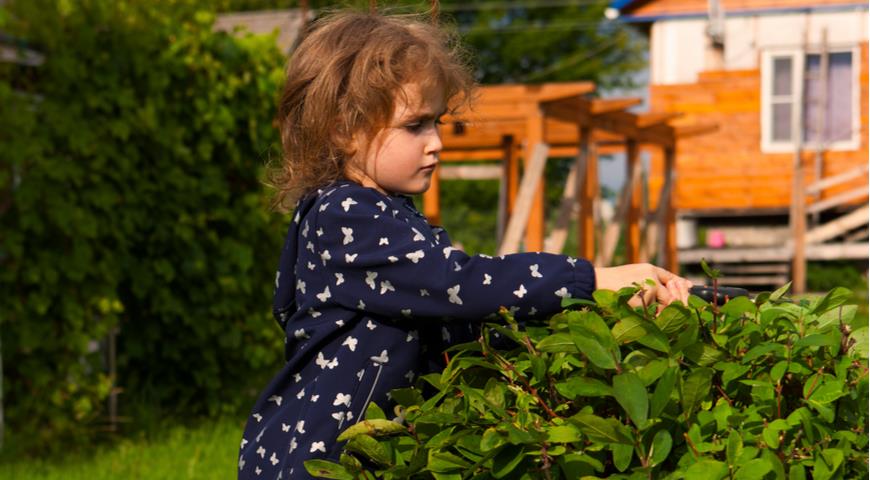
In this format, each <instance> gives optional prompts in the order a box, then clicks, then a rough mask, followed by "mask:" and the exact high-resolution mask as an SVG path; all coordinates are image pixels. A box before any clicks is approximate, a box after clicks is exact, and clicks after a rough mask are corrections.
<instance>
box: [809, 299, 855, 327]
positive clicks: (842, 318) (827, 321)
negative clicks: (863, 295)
mask: <svg viewBox="0 0 870 480" xmlns="http://www.w3.org/2000/svg"><path fill="white" fill-rule="evenodd" d="M857 312H858V305H840V307H839V308H836V309H834V308H832V309H831V310H828V311H827V312H825V313H823V314H821V315H819V317H818V318H817V319H816V328H818V329H819V330H820V331H824V330H825V329H827V328H829V327H837V326H839V325H840V322H842V323H845V324H847V325H851V323H852V319H854V318H855V313H857Z"/></svg>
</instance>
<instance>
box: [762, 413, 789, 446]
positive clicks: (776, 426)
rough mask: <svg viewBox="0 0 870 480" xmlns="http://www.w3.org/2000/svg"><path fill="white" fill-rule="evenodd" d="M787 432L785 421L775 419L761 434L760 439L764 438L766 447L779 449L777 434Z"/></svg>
mask: <svg viewBox="0 0 870 480" xmlns="http://www.w3.org/2000/svg"><path fill="white" fill-rule="evenodd" d="M787 430H789V425H788V423H787V422H786V421H785V420H782V419H776V420H774V421H772V422H770V423H769V424H767V426H766V427H764V430H763V431H762V432H761V436H762V438H764V443H766V444H767V446H768V447H771V448H773V449H774V450H775V449H778V448H779V434H780V432H782V431H787Z"/></svg>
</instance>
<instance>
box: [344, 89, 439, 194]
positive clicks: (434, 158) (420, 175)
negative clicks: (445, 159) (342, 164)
mask: <svg viewBox="0 0 870 480" xmlns="http://www.w3.org/2000/svg"><path fill="white" fill-rule="evenodd" d="M403 92H404V95H401V94H400V95H397V97H396V100H395V104H396V107H395V111H394V112H393V118H392V119H391V120H390V124H389V125H388V126H387V127H386V128H384V129H382V130H380V131H379V132H378V133H377V134H376V135H375V136H374V138H373V139H372V141H371V142H370V143H369V144H368V145H365V146H362V148H358V149H356V151H357V154H356V155H354V156H353V158H352V159H351V161H350V171H349V176H350V178H351V179H352V180H356V181H357V182H359V183H360V184H361V185H363V186H365V187H370V188H374V189H376V190H379V191H380V192H382V193H386V194H393V193H402V194H409V195H411V194H416V193H422V192H425V191H426V190H428V189H429V183H430V181H431V178H432V173H433V172H434V171H435V167H436V166H437V165H438V154H439V152H441V147H442V145H441V134H440V133H439V131H438V125H440V123H441V122H440V117H441V115H443V114H444V110H445V104H444V99H443V98H441V97H442V95H439V94H426V93H425V92H424V91H423V90H422V89H421V88H420V86H419V85H417V84H408V85H406V86H405V87H404V88H403Z"/></svg>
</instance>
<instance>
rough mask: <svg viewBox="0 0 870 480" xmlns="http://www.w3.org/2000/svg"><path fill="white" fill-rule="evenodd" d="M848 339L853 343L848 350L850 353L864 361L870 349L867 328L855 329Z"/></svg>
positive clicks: (869, 337)
mask: <svg viewBox="0 0 870 480" xmlns="http://www.w3.org/2000/svg"><path fill="white" fill-rule="evenodd" d="M849 339H850V340H854V341H855V343H854V345H852V348H851V349H850V353H852V354H855V355H858V356H859V357H861V358H864V359H866V358H867V357H868V354H870V350H868V347H870V334H868V329H867V327H861V328H858V329H856V330H855V331H853V332H852V333H851V335H849Z"/></svg>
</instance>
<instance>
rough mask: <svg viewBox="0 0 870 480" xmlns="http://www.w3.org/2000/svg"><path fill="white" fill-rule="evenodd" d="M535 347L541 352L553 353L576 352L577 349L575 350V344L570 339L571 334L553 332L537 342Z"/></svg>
mask: <svg viewBox="0 0 870 480" xmlns="http://www.w3.org/2000/svg"><path fill="white" fill-rule="evenodd" d="M536 348H537V349H538V350H540V351H542V352H553V353H555V352H567V353H576V352H578V351H579V350H577V345H575V344H574V340H572V339H571V335H569V334H567V333H554V334H553V335H550V336H548V337H546V338H544V339H542V340H541V341H540V342H538V344H537V345H536Z"/></svg>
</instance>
